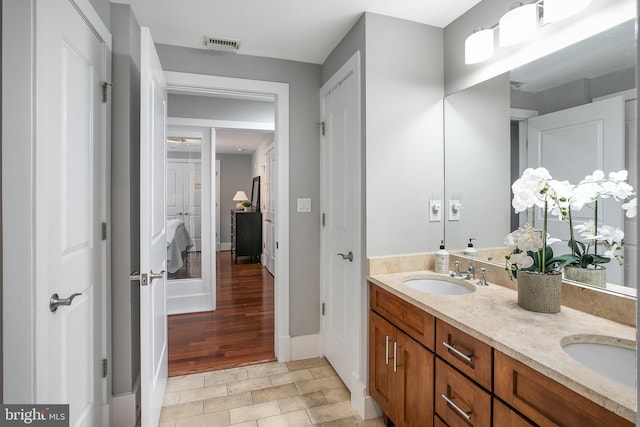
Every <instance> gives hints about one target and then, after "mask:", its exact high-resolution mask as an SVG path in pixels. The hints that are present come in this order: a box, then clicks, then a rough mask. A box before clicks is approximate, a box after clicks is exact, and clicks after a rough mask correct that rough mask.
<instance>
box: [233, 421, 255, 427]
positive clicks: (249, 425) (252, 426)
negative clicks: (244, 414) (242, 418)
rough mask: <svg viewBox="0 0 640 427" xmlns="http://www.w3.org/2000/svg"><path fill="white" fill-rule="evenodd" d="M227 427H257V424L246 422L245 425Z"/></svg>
mask: <svg viewBox="0 0 640 427" xmlns="http://www.w3.org/2000/svg"><path fill="white" fill-rule="evenodd" d="M229 427H258V422H257V421H255V420H253V421H247V422H246V423H240V424H231V425H230V426H229Z"/></svg>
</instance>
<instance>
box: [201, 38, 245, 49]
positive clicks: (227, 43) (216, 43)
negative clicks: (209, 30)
mask: <svg viewBox="0 0 640 427" xmlns="http://www.w3.org/2000/svg"><path fill="white" fill-rule="evenodd" d="M204 44H205V46H206V47H207V49H209V50H216V51H218V52H231V53H236V52H237V51H238V49H239V48H240V40H233V39H223V38H220V37H212V36H205V37H204Z"/></svg>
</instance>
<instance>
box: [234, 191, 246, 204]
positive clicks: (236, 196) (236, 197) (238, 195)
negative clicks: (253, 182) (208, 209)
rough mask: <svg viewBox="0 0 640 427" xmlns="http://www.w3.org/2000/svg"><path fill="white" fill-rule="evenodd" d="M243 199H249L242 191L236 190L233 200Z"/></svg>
mask: <svg viewBox="0 0 640 427" xmlns="http://www.w3.org/2000/svg"><path fill="white" fill-rule="evenodd" d="M245 200H249V198H248V197H247V195H246V194H245V192H244V191H238V192H236V195H235V196H233V201H234V202H244V201H245Z"/></svg>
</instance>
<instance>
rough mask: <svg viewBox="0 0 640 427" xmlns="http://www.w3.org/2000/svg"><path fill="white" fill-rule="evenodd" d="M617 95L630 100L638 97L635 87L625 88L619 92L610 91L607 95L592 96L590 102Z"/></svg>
mask: <svg viewBox="0 0 640 427" xmlns="http://www.w3.org/2000/svg"><path fill="white" fill-rule="evenodd" d="M617 96H621V97H622V99H623V100H624V101H625V102H626V101H631V100H633V99H636V98H637V97H638V92H637V91H636V90H635V89H627V90H623V91H620V92H614V93H610V94H608V95H603V96H599V97H597V98H593V99H592V100H591V102H598V101H602V100H603V99H609V98H615V97H617Z"/></svg>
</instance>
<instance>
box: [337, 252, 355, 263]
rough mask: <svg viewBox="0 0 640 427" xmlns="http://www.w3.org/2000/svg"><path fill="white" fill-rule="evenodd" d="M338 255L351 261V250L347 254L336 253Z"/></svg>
mask: <svg viewBox="0 0 640 427" xmlns="http://www.w3.org/2000/svg"><path fill="white" fill-rule="evenodd" d="M338 256H341V257H342V259H348V260H349V262H353V252H351V251H349V253H348V254H346V255H345V254H338Z"/></svg>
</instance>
